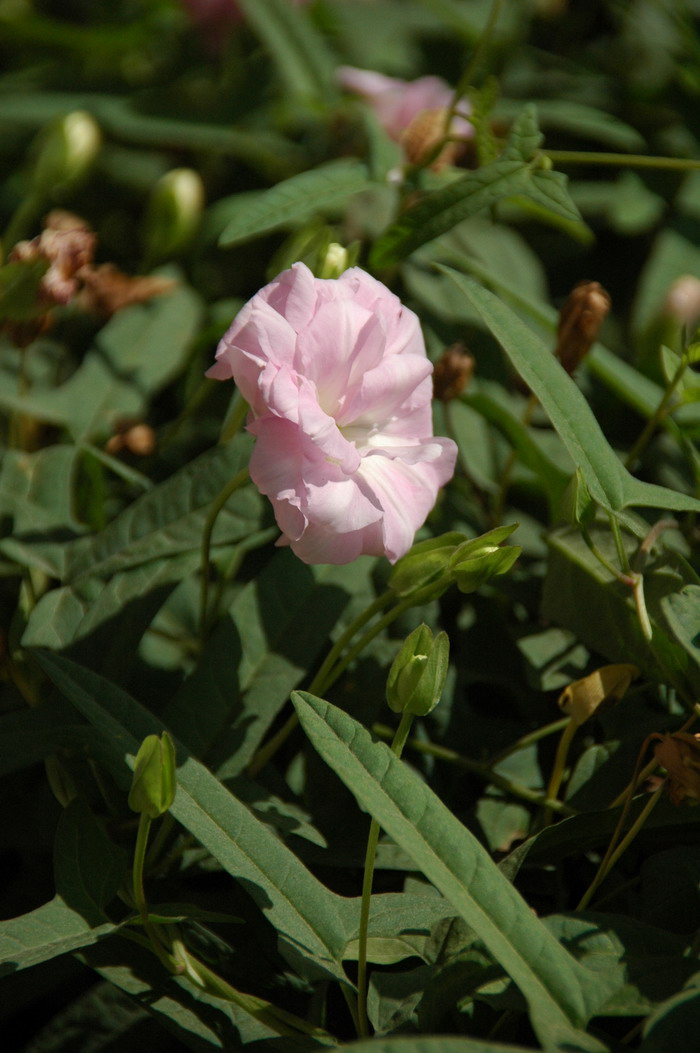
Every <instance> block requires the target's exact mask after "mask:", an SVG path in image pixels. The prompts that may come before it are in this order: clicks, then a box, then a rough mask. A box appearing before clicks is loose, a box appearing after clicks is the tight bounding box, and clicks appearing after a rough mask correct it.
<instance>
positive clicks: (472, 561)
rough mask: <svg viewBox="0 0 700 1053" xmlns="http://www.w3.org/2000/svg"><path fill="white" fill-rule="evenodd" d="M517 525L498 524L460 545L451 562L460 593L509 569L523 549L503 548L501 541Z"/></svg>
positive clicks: (482, 583)
mask: <svg viewBox="0 0 700 1053" xmlns="http://www.w3.org/2000/svg"><path fill="white" fill-rule="evenodd" d="M517 528H518V524H517V523H511V524H509V525H508V526H502V527H496V529H495V530H489V531H488V532H487V533H486V534H482V535H481V537H476V538H473V539H472V540H471V541H465V542H464V544H462V545H460V546H459V548H458V549H457V550H456V552H454V553H453V555H452V558H451V560H450V565H451V570H452V575H453V577H454V580H455V582H456V584H457V588H458V589H459V590H460V592H474V591H475V590H476V589H478V588H479V587H480V586H481V585H484V584H485V583H486V582H487V581H490V579H491V578H493V577H496V575H498V574H505V573H506V571H508V570H510V568H511V567H512V566H513V564H514V563H515V561H516V559H517V558H518V556H519V555H520V553H521V551H522V550H521V549H520V547H519V546H517V545H508V546H507V547H506V548H501V542H502V541H505V539H506V538H507V537H509V536H510V535H511V534H512V533H513V531H514V530H517Z"/></svg>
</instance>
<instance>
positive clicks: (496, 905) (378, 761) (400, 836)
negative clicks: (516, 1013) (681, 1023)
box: [292, 692, 602, 1050]
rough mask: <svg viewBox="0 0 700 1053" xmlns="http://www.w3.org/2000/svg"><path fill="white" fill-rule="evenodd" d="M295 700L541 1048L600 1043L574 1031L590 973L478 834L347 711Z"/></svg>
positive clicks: (324, 750) (584, 1009) (315, 740)
mask: <svg viewBox="0 0 700 1053" xmlns="http://www.w3.org/2000/svg"><path fill="white" fill-rule="evenodd" d="M292 698H293V701H294V705H295V707H296V709H297V712H298V714H299V719H300V721H301V723H302V726H303V728H304V730H305V732H306V734H307V735H308V736H309V739H310V740H311V742H312V744H313V746H314V748H315V749H316V750H318V752H319V753H320V754H321V756H322V757H323V759H324V760H325V761H326V763H327V764H329V765H330V766H331V767H332V768H333V770H334V771H335V772H336V774H337V775H338V776H339V777H340V778H341V779H342V781H343V782H344V783H345V784H346V785H347V786H348V788H349V789H350V790H351V791H352V792H353V794H354V795H355V796H356V797H357V799H358V801H359V802H360V803H361V804H362V806H363V807H364V808H366V809H367V811H369V812H370V814H371V815H372V816H373V817H374V818H375V819H376V820H377V821H378V822H379V823H380V824H381V826H382V828H383V829H384V830H386V832H387V833H388V834H389V835H390V836H391V837H392V838H393V839H394V840H395V841H396V842H397V844H399V845H400V846H401V847H402V848H403V849H404V850H405V851H407V852H408V853H409V855H411V857H412V858H413V859H414V861H415V862H416V864H417V865H418V866H419V867H420V869H421V870H422V871H423V873H424V874H425V875H426V877H428V878H429V879H430V881H432V882H433V884H434V885H435V886H436V887H437V888H438V889H439V890H440V892H442V894H443V895H444V896H445V897H446V898H447V899H448V900H450V902H451V903H452V904H453V906H454V907H455V908H456V910H457V911H458V913H459V914H460V915H461V916H462V917H463V918H464V919H465V921H467V923H468V924H469V925H471V926H472V927H473V928H474V929H475V931H476V932H477V933H478V935H479V936H480V937H481V939H482V940H483V942H484V943H485V944H486V946H487V948H488V949H489V951H490V952H491V954H492V955H493V956H494V957H495V958H496V960H497V961H498V962H499V963H500V964H501V965H502V966H503V968H504V969H505V970H506V971H507V972H508V973H509V974H510V976H511V977H512V978H513V979H514V980H515V982H516V983H517V985H518V986H519V987H520V989H521V991H522V992H523V994H524V995H525V997H526V998H527V999H528V1002H529V1004H530V1011H531V1014H532V1020H533V1024H534V1027H535V1029H536V1030H537V1033H538V1035H539V1036H540V1038H542V1039H543V1040H544V1041H545V1042H546V1044H547V1047H548V1048H569V1049H581V1050H586V1049H591V1050H595V1049H602V1047H601V1046H600V1045H599V1043H598V1042H597V1041H595V1040H594V1039H592V1038H590V1037H589V1036H586V1035H585V1034H584V1033H583V1031H581V1030H580V1028H581V1027H582V1025H583V1024H584V1023H585V1021H586V1019H587V1018H588V1016H590V1015H591V1012H592V1011H593V1010H594V1007H595V1002H596V992H595V984H594V981H593V977H592V974H589V973H587V972H586V971H585V970H583V969H582V968H581V967H580V966H578V965H577V964H576V962H575V961H574V960H573V959H572V958H571V957H570V956H569V954H568V953H567V951H565V950H564V948H563V947H562V946H561V945H560V944H559V943H558V942H557V941H556V940H555V939H554V938H553V937H552V935H551V934H550V933H549V932H548V930H547V929H546V928H545V926H544V925H543V924H542V923H541V922H540V921H539V919H538V918H537V917H536V916H535V915H534V914H533V913H532V911H531V909H530V907H529V906H528V905H527V903H526V902H525V901H524V900H523V899H522V898H521V897H520V895H519V894H518V893H517V892H516V891H515V889H514V888H513V886H512V885H511V884H509V882H508V881H507V880H506V879H505V878H504V877H503V875H502V874H501V873H500V871H499V870H498V868H497V867H496V865H495V864H494V863H493V861H492V860H491V858H490V857H489V855H488V853H487V852H486V850H485V849H484V848H482V846H481V845H480V844H479V842H478V841H477V840H476V838H475V837H474V836H473V835H472V834H471V833H470V832H469V831H468V830H467V829H466V828H465V827H464V826H462V824H461V823H460V822H459V820H458V819H457V818H456V817H455V816H454V815H453V814H452V813H451V812H450V811H449V809H448V808H446V807H445V806H444V805H443V804H442V802H441V801H440V800H439V798H437V797H436V796H435V794H434V793H433V792H432V790H430V788H429V787H428V786H427V785H426V784H425V783H423V782H421V781H420V779H418V778H417V776H416V775H415V774H414V773H413V772H412V771H410V770H409V769H408V768H407V767H406V766H405V765H404V764H402V763H401V762H400V761H399V760H398V759H397V758H396V757H395V756H394V755H393V753H392V752H391V751H390V750H389V749H388V748H387V747H386V746H385V745H384V744H383V743H377V742H373V741H372V739H371V736H370V735H369V733H368V732H367V731H366V730H365V729H364V728H363V727H362V726H361V725H359V724H358V723H357V722H356V721H354V720H353V719H352V718H351V717H349V716H348V715H347V714H345V713H343V712H342V711H341V710H339V709H337V708H336V707H334V706H332V705H330V703H328V702H325V701H323V700H322V699H319V698H315V697H314V696H313V695H309V694H307V693H305V692H295V693H294V695H293V696H292ZM567 1042H568V1043H570V1045H568V1046H566V1045H565V1044H566V1043H567Z"/></svg>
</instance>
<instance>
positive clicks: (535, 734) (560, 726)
mask: <svg viewBox="0 0 700 1053" xmlns="http://www.w3.org/2000/svg"><path fill="white" fill-rule="evenodd" d="M568 723H569V717H562V718H561V719H560V720H553V721H552V722H551V724H545V725H544V727H541V728H537V730H536V731H531V732H529V733H528V734H527V735H522V736H521V737H520V738H519V739H516V741H515V742H513V743H511V745H510V746H506V748H505V749H504V750H501V752H500V753H497V754H496V755H495V756H494V757H492V758H491V764H492V765H493V764H500V762H501V761H504V760H505V759H506V757H510V755H511V754H512V753H517V752H518V751H519V750H525V749H527V748H528V746H534V744H535V743H536V742H539V741H540V740H541V739H544V738H547V736H548V735H556V734H557V732H559V731H563V730H564V728H565V727H566V725H567V724H568Z"/></svg>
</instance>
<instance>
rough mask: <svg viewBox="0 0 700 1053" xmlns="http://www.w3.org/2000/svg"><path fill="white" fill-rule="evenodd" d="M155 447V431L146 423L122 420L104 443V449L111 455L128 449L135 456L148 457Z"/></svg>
mask: <svg viewBox="0 0 700 1053" xmlns="http://www.w3.org/2000/svg"><path fill="white" fill-rule="evenodd" d="M155 448H156V433H155V432H154V430H153V428H151V427H150V425H148V424H141V423H137V424H134V422H133V421H122V422H121V424H120V425H119V429H118V431H117V433H116V434H115V435H112V437H111V438H110V439H109V440H108V441H107V443H106V444H105V450H106V451H107V453H111V454H112V455H114V454H116V453H121V451H122V450H128V451H129V453H133V454H135V455H136V456H137V457H148V456H149V454H151V453H153V451H154V450H155Z"/></svg>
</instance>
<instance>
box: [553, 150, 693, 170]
mask: <svg viewBox="0 0 700 1053" xmlns="http://www.w3.org/2000/svg"><path fill="white" fill-rule="evenodd" d="M540 152H541V153H542V154H543V155H544V156H545V157H548V158H549V160H550V161H553V162H554V163H558V164H584V165H612V166H613V167H617V168H670V169H674V170H675V171H679V172H687V171H692V170H694V169H696V168H700V161H696V160H694V159H692V158H689V157H648V156H647V155H646V154H609V153H597V152H596V151H594V150H592V151H590V152H589V151H587V150H542V151H540Z"/></svg>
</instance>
